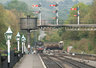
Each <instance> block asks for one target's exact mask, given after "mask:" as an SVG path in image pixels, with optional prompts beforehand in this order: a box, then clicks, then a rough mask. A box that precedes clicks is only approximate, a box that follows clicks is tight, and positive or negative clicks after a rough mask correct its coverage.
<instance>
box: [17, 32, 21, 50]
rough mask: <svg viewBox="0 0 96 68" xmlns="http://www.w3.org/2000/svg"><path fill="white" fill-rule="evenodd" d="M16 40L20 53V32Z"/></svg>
mask: <svg viewBox="0 0 96 68" xmlns="http://www.w3.org/2000/svg"><path fill="white" fill-rule="evenodd" d="M16 40H17V45H18V51H20V46H19V45H20V43H19V42H20V34H19V32H18V33H17V35H16Z"/></svg>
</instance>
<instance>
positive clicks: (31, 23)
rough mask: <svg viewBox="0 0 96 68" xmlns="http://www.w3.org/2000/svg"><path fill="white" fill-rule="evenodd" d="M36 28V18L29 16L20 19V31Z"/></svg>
mask: <svg viewBox="0 0 96 68" xmlns="http://www.w3.org/2000/svg"><path fill="white" fill-rule="evenodd" d="M36 28H37V18H31V17H30V15H28V16H27V18H20V29H21V30H35V29H36Z"/></svg>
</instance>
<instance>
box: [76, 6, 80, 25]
mask: <svg viewBox="0 0 96 68" xmlns="http://www.w3.org/2000/svg"><path fill="white" fill-rule="evenodd" d="M77 10H78V25H79V24H80V16H79V14H80V12H79V6H78V9H77Z"/></svg>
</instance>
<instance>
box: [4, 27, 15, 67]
mask: <svg viewBox="0 0 96 68" xmlns="http://www.w3.org/2000/svg"><path fill="white" fill-rule="evenodd" d="M12 33H13V32H12V31H11V29H10V27H9V28H8V30H7V31H6V32H5V33H4V35H5V39H6V41H7V46H8V68H9V67H10V47H11V46H10V40H11V38H12Z"/></svg>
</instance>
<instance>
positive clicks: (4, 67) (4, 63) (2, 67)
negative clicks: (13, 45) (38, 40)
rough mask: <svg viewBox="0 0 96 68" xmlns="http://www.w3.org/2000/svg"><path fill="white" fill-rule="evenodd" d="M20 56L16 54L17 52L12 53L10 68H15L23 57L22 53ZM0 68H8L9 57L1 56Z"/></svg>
mask: <svg viewBox="0 0 96 68" xmlns="http://www.w3.org/2000/svg"><path fill="white" fill-rule="evenodd" d="M19 55H20V56H18V54H16V53H15V51H13V50H12V51H11V55H10V58H11V59H10V66H9V67H10V68H13V67H14V65H15V64H16V63H17V62H18V61H19V60H20V59H21V58H22V57H23V55H22V53H21V52H20V53H19ZM0 68H8V59H7V56H6V57H4V56H1V54H0Z"/></svg>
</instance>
